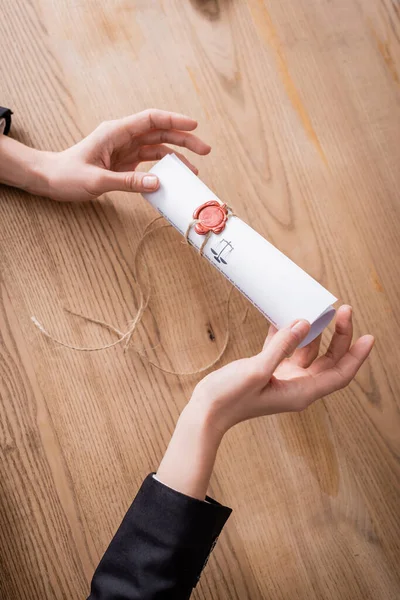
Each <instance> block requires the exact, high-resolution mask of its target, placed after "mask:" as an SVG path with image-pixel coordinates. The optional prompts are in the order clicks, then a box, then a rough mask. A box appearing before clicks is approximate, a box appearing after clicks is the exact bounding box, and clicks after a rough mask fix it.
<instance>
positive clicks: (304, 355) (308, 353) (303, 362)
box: [290, 335, 322, 369]
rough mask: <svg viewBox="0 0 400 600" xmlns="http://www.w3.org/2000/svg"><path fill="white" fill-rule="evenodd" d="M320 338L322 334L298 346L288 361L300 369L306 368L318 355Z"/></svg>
mask: <svg viewBox="0 0 400 600" xmlns="http://www.w3.org/2000/svg"><path fill="white" fill-rule="evenodd" d="M321 338H322V335H319V336H318V337H316V338H315V340H313V341H312V342H310V343H309V344H307V346H305V347H304V348H298V350H296V351H295V353H294V354H293V356H292V357H291V359H290V362H291V363H293V364H295V365H297V366H298V367H301V368H302V369H307V368H308V367H309V366H310V365H311V364H312V363H313V362H314V360H315V359H316V358H317V356H318V353H319V348H320V345H321Z"/></svg>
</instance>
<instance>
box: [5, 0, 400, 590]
mask: <svg viewBox="0 0 400 600" xmlns="http://www.w3.org/2000/svg"><path fill="white" fill-rule="evenodd" d="M0 53H1V56H2V59H1V65H0V100H1V104H3V105H5V106H7V105H9V106H12V108H13V109H14V112H15V118H14V129H13V132H14V136H15V137H17V138H18V139H20V140H22V141H24V142H26V143H27V144H30V145H34V146H36V147H39V148H43V149H52V150H60V149H63V148H65V147H67V146H68V145H71V144H73V143H74V142H76V141H78V140H79V139H80V138H81V137H82V136H83V135H86V134H87V133H89V132H90V131H91V130H92V129H93V128H94V127H95V126H96V125H97V124H98V123H99V122H100V121H102V120H105V119H110V118H116V117H119V116H124V115H127V114H130V113H134V112H136V111H139V110H141V109H143V108H147V107H152V106H155V107H159V108H166V109H171V110H176V111H180V112H184V113H188V114H190V115H192V116H194V117H195V118H197V119H198V120H199V123H200V127H199V133H200V134H201V135H202V136H203V137H204V138H205V139H206V140H207V141H209V142H210V143H211V144H212V146H213V152H212V154H211V155H210V156H209V157H206V158H201V159H199V160H198V161H197V164H198V166H199V168H200V176H201V177H202V178H203V179H204V181H205V182H206V183H207V184H208V185H209V187H211V188H212V189H213V190H215V192H216V193H217V194H218V195H219V196H220V197H221V198H223V199H225V200H226V201H228V202H229V203H230V204H233V205H234V206H235V209H236V212H237V213H239V214H240V215H241V216H242V218H244V219H245V220H246V221H247V222H248V223H250V224H251V225H252V226H253V227H255V228H256V229H257V230H258V231H259V232H260V233H262V234H263V235H264V236H266V237H267V238H268V239H269V240H271V241H272V243H274V244H275V245H276V246H278V247H279V248H280V249H281V250H282V251H283V252H285V253H286V254H287V255H289V256H290V257H291V258H292V259H293V260H295V261H296V262H297V263H298V264H299V265H301V266H302V267H303V268H304V269H305V270H307V271H308V272H309V273H310V274H311V275H313V276H314V277H315V278H316V279H318V280H319V281H320V282H321V283H322V284H323V285H324V286H325V287H327V288H328V289H329V290H331V291H332V292H333V293H335V294H336V295H337V296H338V297H339V298H340V300H341V301H342V302H346V303H351V304H352V305H353V306H354V310H355V325H356V333H357V334H361V333H367V332H369V333H372V334H374V335H375V336H376V338H377V342H376V348H375V349H374V351H373V354H372V356H371V358H370V360H369V361H368V363H367V364H366V365H365V366H364V367H363V369H362V371H361V372H360V373H359V375H358V376H357V378H356V380H355V381H354V382H353V383H352V384H351V385H350V387H349V388H348V389H346V390H344V391H341V392H339V393H337V394H335V395H333V396H332V397H329V398H326V399H324V400H322V401H320V402H318V403H316V404H315V405H314V406H312V407H311V408H310V409H309V410H307V411H306V412H304V413H302V414H291V415H282V416H275V417H271V418H266V419H263V420H259V421H253V422H249V423H246V424H243V425H241V426H239V427H237V428H236V429H235V430H234V431H232V432H230V433H229V434H228V436H227V437H226V439H225V441H224V444H223V447H222V449H221V451H220V454H219V457H218V462H217V466H216V469H215V474H214V476H213V479H212V486H211V493H212V494H213V495H214V496H215V497H217V498H218V499H219V500H220V501H222V502H224V503H227V504H228V505H230V506H232V507H233V508H234V514H233V517H232V518H231V520H230V521H229V523H228V525H227V527H226V529H225V530H224V533H223V535H222V536H221V539H220V542H219V544H218V546H217V548H216V550H215V552H214V554H213V556H212V558H211V560H210V562H209V565H208V566H207V569H206V570H205V572H204V574H203V577H202V580H201V583H200V585H199V586H198V588H197V590H196V591H195V593H194V598H195V599H197V600H200V599H202V600H206V599H207V600H208V599H213V600H216V599H221V600H224V599H237V600H247V599H249V600H259V599H263V598H271V599H274V600H278V599H282V600H283V599H285V600H288V599H290V600H291V599H304V600H306V599H307V600H313V599H317V598H327V599H341V600H342V599H349V600H367V599H368V598H370V599H373V600H389V599H395V598H397V599H398V598H400V570H399V564H400V545H399V539H400V463H399V457H400V412H399V396H400V379H399V362H400V350H399V345H400V344H399V333H400V332H399V317H398V311H399V301H400V267H399V259H400V234H399V218H400V199H399V189H400V166H399V165H400V5H399V2H398V0H365V1H363V2H360V1H358V0H335V1H334V2H333V1H332V0H296V2H292V1H291V0H281V1H279V2H278V1H275V2H274V1H273V0H264V1H263V0H247V1H240V0H220V1H218V0H203V1H201V0H185V1H182V0H180V1H179V0H164V1H163V2H162V1H159V2H157V1H155V0H137V1H134V0H79V1H78V0H29V1H27V0H2V3H1V18H0ZM0 196H1V201H0V219H1V225H0V261H1V263H0V265H1V270H0V285H1V295H0V301H1V311H0V340H1V345H0V376H1V384H0V385H1V388H0V389H1V404H0V571H1V574H0V596H1V598H2V599H4V600H14V599H15V600H16V599H18V600H21V599H27V600H28V599H29V600H36V599H37V600H39V599H40V600H45V599H52V600H54V599H61V598H68V599H69V600H70V599H79V598H84V597H85V594H86V593H87V592H88V585H89V581H90V578H91V575H92V573H93V570H94V568H95V566H96V564H97V562H98V560H99V558H100V556H101V555H102V553H103V552H104V550H105V548H106V546H107V544H108V542H109V541H110V538H111V536H112V534H113V532H114V531H115V530H116V528H117V526H118V524H119V522H120V520H121V518H122V516H123V514H124V513H125V511H126V510H127V508H128V506H129V504H130V502H131V501H132V499H133V497H134V495H135V493H136V491H137V489H138V486H139V485H140V483H141V480H142V479H143V478H144V477H145V475H146V474H147V473H148V472H150V471H151V470H152V469H155V468H156V467H157V465H158V461H159V460H160V458H161V456H162V453H163V452H164V450H165V447H166V445H167V442H168V440H169V437H170V435H171V432H172V431H173V428H174V423H175V422H176V419H177V417H178V415H179V413H180V411H181V409H182V408H183V406H184V405H185V403H186V401H187V399H188V398H189V396H190V393H191V390H192V388H193V386H194V385H195V383H196V381H197V380H198V379H199V377H176V376H173V375H165V374H163V373H161V372H159V371H157V370H155V369H154V368H152V367H151V366H150V365H149V364H148V362H147V361H146V360H145V359H144V358H143V357H140V356H139V355H138V354H137V353H136V352H135V351H134V349H131V350H130V351H129V352H127V353H125V354H124V353H123V351H122V348H120V347H116V348H114V349H111V350H108V351H104V352H97V353H79V352H73V351H70V350H67V349H65V348H62V347H59V346H56V345H55V344H53V343H52V342H51V341H49V340H48V339H47V338H45V337H44V336H43V335H42V334H41V333H40V332H39V331H38V330H37V329H35V328H34V326H33V324H32V322H31V316H32V315H35V316H36V317H37V318H38V319H39V320H40V321H41V322H43V323H44V324H45V325H46V327H47V328H48V329H49V330H50V331H51V332H52V333H53V334H54V335H57V336H59V337H62V338H63V339H66V340H68V341H70V342H71V343H75V344H86V345H96V344H102V343H107V342H110V341H113V339H114V338H113V337H112V335H111V334H110V333H109V332H107V331H105V330H104V329H102V328H100V327H97V326H96V325H93V324H86V323H82V322H81V321H79V320H77V319H76V318H74V317H71V316H70V315H68V314H67V313H66V312H65V311H64V308H70V309H73V310H75V311H79V312H84V313H89V314H91V315H92V316H94V317H97V318H100V319H105V320H107V321H109V322H111V323H113V324H115V325H116V326H119V327H123V326H124V323H126V321H128V320H129V319H130V318H131V317H132V315H134V314H135V310H136V308H137V303H138V289H137V284H136V283H135V281H134V277H133V271H132V267H133V257H134V253H135V248H136V246H137V244H138V241H139V238H140V235H141V232H142V231H143V229H144V227H145V226H146V224H147V223H148V222H149V221H150V220H151V219H152V218H153V217H154V212H153V210H152V209H151V207H150V206H149V205H147V204H146V202H145V201H144V200H143V198H141V197H140V196H131V195H128V194H124V193H114V194H109V195H107V196H105V197H103V198H102V199H101V201H99V202H97V203H93V204H89V205H67V204H57V203H52V202H51V201H48V200H45V199H40V198H34V197H31V196H29V195H27V194H25V193H22V192H19V191H16V190H12V189H10V188H5V187H2V188H1V190H0ZM144 258H145V260H146V261H147V264H148V266H149V269H150V275H151V280H152V299H151V303H150V307H149V310H148V311H147V313H146V316H145V319H144V321H143V323H142V325H141V326H140V328H139V330H138V331H137V333H136V334H135V336H134V341H133V342H134V343H133V346H134V347H135V348H137V349H138V350H139V351H141V352H142V353H145V354H146V355H147V356H149V357H150V358H153V359H154V360H157V361H158V362H159V363H160V364H162V365H164V366H169V367H172V368H176V369H182V370H188V371H190V370H192V369H196V368H197V367H201V366H202V365H204V364H206V363H207V362H208V361H210V360H211V359H212V358H213V357H215V356H216V355H217V354H218V351H219V349H220V348H221V345H222V344H223V340H224V336H225V332H226V297H227V294H228V291H229V285H228V283H227V282H226V281H225V280H223V278H222V277H221V276H220V275H219V274H218V273H217V272H216V271H215V270H213V269H212V268H211V267H209V266H208V264H205V261H202V260H201V259H200V258H199V257H198V256H197V255H196V254H195V253H194V252H193V251H192V250H191V249H190V248H186V247H184V246H182V244H181V243H180V237H179V235H178V234H176V233H175V232H174V231H173V230H172V229H170V228H167V229H163V230H162V231H160V232H158V233H157V234H155V235H154V236H153V238H152V240H151V242H149V243H148V244H146V246H145V249H144ZM247 308H249V310H247ZM244 316H245V317H246V318H245V319H244ZM233 329H234V332H233V335H232V338H231V341H230V343H229V347H228V350H227V352H226V353H225V355H224V357H223V359H222V360H221V362H220V364H224V363H226V362H228V361H230V360H232V359H234V358H237V357H240V356H246V355H250V354H251V353H255V352H257V351H258V350H259V348H260V345H261V343H262V340H263V338H264V336H265V334H266V331H267V323H266V321H265V319H264V318H263V317H262V316H261V315H260V314H259V313H258V312H257V310H256V309H254V308H253V307H251V306H249V304H248V303H247V301H246V300H245V299H244V298H242V297H241V296H240V295H239V293H236V292H235V296H234V302H233ZM154 346H155V348H154Z"/></svg>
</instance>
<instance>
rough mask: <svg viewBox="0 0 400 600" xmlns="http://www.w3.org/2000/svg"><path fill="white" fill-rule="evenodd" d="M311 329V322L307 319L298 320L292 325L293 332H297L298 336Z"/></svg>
mask: <svg viewBox="0 0 400 600" xmlns="http://www.w3.org/2000/svg"><path fill="white" fill-rule="evenodd" d="M309 329H310V323H309V322H308V321H305V320H301V321H296V322H295V323H294V324H293V325H292V327H291V330H292V331H293V333H295V334H296V335H298V336H302V335H306V333H307V332H308V330H309Z"/></svg>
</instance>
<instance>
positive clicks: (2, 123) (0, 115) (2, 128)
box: [0, 106, 12, 135]
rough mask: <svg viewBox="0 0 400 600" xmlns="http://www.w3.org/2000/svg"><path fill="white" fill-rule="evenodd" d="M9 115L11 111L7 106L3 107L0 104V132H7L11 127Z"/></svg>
mask: <svg viewBox="0 0 400 600" xmlns="http://www.w3.org/2000/svg"><path fill="white" fill-rule="evenodd" d="M11 115H12V111H11V110H10V109H9V108H4V106H0V134H1V133H4V134H5V135H7V134H8V132H9V131H10V127H11Z"/></svg>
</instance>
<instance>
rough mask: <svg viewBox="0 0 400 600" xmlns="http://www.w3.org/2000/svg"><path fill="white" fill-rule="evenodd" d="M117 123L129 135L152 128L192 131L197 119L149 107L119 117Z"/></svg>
mask: <svg viewBox="0 0 400 600" xmlns="http://www.w3.org/2000/svg"><path fill="white" fill-rule="evenodd" d="M118 123H119V125H120V126H121V127H122V128H126V129H127V130H129V132H130V134H131V135H140V134H141V133H145V132H146V131H149V130H152V129H178V130H181V131H193V129H196V127H197V121H195V119H192V118H190V117H187V116H186V115H181V114H179V113H174V112H169V111H166V110H159V109H156V108H150V109H148V110H144V111H142V112H140V113H137V114H135V115H130V116H129V117H125V118H123V119H119V121H118Z"/></svg>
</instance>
